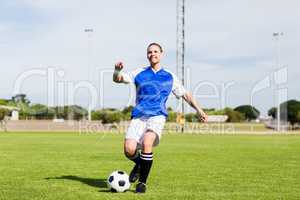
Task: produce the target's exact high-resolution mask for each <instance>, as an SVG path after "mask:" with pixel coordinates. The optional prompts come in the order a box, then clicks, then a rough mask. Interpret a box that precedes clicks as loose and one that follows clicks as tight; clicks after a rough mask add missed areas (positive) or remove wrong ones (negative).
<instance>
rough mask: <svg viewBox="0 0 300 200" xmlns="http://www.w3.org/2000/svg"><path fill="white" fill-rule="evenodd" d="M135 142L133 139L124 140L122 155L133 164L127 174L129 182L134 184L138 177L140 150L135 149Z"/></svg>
mask: <svg viewBox="0 0 300 200" xmlns="http://www.w3.org/2000/svg"><path fill="white" fill-rule="evenodd" d="M137 146H138V145H137V142H136V140H134V139H125V141H124V153H125V156H126V157H127V158H128V159H129V160H131V161H133V162H134V163H135V165H134V167H133V169H132V170H131V172H130V174H129V181H130V182H131V183H134V182H135V181H136V180H137V179H138V178H139V177H140V160H141V158H140V150H139V149H138V148H137Z"/></svg>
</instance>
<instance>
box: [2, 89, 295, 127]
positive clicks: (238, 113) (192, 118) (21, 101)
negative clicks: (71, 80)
mask: <svg viewBox="0 0 300 200" xmlns="http://www.w3.org/2000/svg"><path fill="white" fill-rule="evenodd" d="M0 105H5V106H13V107H17V108H19V110H20V111H19V118H20V119H21V120H24V119H29V120H30V119H37V120H51V119H65V120H82V119H87V118H88V111H87V110H86V109H85V108H83V107H81V106H78V105H66V106H55V107H48V106H46V105H43V104H32V103H31V102H30V100H29V99H27V97H26V95H25V94H19V95H16V96H14V97H12V98H11V99H9V100H6V99H0ZM280 108H281V109H280V116H281V119H284V120H287V121H289V122H290V123H291V124H292V125H295V124H297V123H300V102H299V101H297V100H289V101H286V102H284V103H282V104H281V105H280ZM132 109H133V106H128V107H125V108H124V109H122V110H118V109H114V108H105V109H98V110H93V111H92V113H91V118H92V120H99V121H102V123H115V122H116V123H118V122H120V121H127V120H130V115H131V111H132ZM204 110H205V111H206V112H207V114H208V115H227V116H228V118H227V122H244V121H252V120H256V119H258V117H259V116H260V111H259V110H258V109H257V108H255V107H253V106H251V105H241V106H238V107H236V108H229V107H227V108H224V109H219V110H217V109H214V108H211V109H204ZM9 112H10V111H8V110H6V109H3V108H0V120H2V119H3V118H4V117H5V115H7V114H8V113H9ZM168 113H169V115H168V118H167V121H168V122H176V121H177V112H175V111H174V110H173V109H172V108H171V107H169V108H168ZM268 115H269V116H270V117H272V118H273V119H277V108H275V107H273V108H271V109H269V111H268ZM184 118H185V121H186V122H198V121H199V120H198V118H197V115H196V113H187V114H185V115H184Z"/></svg>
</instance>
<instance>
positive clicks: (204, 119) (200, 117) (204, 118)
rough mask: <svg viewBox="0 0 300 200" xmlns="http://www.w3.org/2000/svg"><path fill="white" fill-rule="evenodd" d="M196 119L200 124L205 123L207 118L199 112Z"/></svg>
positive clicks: (203, 113)
mask: <svg viewBox="0 0 300 200" xmlns="http://www.w3.org/2000/svg"><path fill="white" fill-rule="evenodd" d="M197 115H198V118H199V120H200V122H207V121H208V116H207V114H206V113H205V112H203V111H201V112H198V113H197Z"/></svg>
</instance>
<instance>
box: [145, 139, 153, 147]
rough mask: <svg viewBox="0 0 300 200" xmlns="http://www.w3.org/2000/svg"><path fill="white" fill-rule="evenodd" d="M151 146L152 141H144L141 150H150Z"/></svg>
mask: <svg viewBox="0 0 300 200" xmlns="http://www.w3.org/2000/svg"><path fill="white" fill-rule="evenodd" d="M152 146H153V142H152V141H148V140H145V141H144V142H143V149H152Z"/></svg>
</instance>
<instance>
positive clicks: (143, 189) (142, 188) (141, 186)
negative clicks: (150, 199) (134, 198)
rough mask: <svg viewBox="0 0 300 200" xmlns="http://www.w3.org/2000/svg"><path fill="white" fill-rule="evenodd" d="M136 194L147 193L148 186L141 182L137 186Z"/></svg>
mask: <svg viewBox="0 0 300 200" xmlns="http://www.w3.org/2000/svg"><path fill="white" fill-rule="evenodd" d="M135 192H136V193H145V192H146V184H145V183H142V182H139V183H138V184H137V185H136V189H135Z"/></svg>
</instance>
